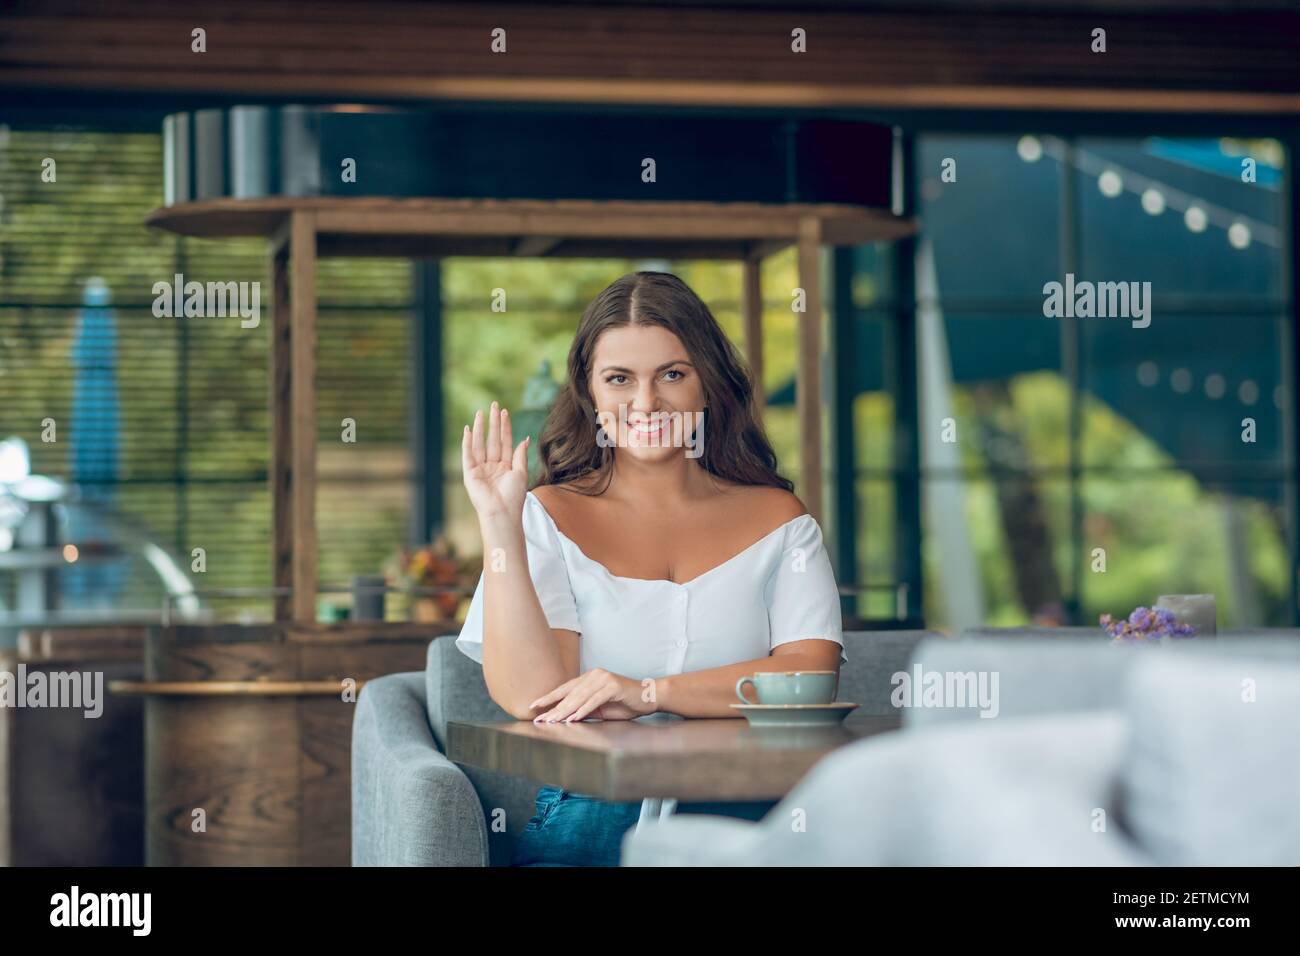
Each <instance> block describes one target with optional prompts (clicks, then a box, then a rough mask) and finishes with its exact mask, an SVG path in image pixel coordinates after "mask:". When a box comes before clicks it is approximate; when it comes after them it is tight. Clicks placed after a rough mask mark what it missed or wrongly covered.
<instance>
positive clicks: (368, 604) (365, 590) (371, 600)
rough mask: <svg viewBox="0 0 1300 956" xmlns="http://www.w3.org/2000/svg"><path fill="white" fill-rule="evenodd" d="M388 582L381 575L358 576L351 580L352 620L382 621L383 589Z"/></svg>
mask: <svg viewBox="0 0 1300 956" xmlns="http://www.w3.org/2000/svg"><path fill="white" fill-rule="evenodd" d="M387 586H388V580H387V579H386V578H385V577H384V576H383V575H382V574H358V575H356V576H354V577H353V578H352V620H354V621H382V620H383V619H384V588H385V587H387Z"/></svg>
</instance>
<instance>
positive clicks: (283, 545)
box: [266, 246, 293, 621]
mask: <svg viewBox="0 0 1300 956" xmlns="http://www.w3.org/2000/svg"><path fill="white" fill-rule="evenodd" d="M290 318H291V316H290V309H289V250H288V248H287V247H283V246H282V247H280V249H279V250H278V251H277V252H275V253H273V254H272V255H271V344H270V348H269V349H268V353H269V354H268V359H269V363H270V368H269V369H268V374H267V381H268V383H269V388H268V392H269V394H268V397H267V404H266V407H267V409H268V410H269V412H270V416H271V470H270V473H269V474H268V476H267V480H268V484H269V490H270V492H271V584H272V586H273V587H276V588H289V587H292V586H293V574H292V559H293V510H292V509H291V508H290V507H289V501H290V494H291V492H292V475H293V471H292V467H293V465H292V454H291V450H292V448H293V429H292V425H293V419H292V416H291V415H290V413H289V407H290V382H291V381H292V379H291V378H290V369H291V367H292V363H291V360H290V331H291V330H292V328H293V324H292V322H291V321H290ZM273 607H274V613H273V615H272V618H273V620H276V621H288V620H290V619H291V618H292V617H293V605H292V603H291V601H290V599H289V598H288V597H287V596H278V597H276V598H274V599H273Z"/></svg>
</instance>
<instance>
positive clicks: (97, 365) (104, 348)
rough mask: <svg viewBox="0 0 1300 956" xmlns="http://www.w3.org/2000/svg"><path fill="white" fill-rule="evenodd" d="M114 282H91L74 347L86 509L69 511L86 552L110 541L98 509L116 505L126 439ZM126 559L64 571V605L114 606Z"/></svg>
mask: <svg viewBox="0 0 1300 956" xmlns="http://www.w3.org/2000/svg"><path fill="white" fill-rule="evenodd" d="M109 299H110V293H109V289H108V285H107V284H106V283H105V282H104V280H103V279H100V278H98V277H93V278H90V279H88V280H87V281H86V285H85V290H84V291H83V294H82V300H81V301H82V308H81V310H80V311H79V312H78V313H77V332H76V338H75V340H74V342H73V346H72V367H73V369H74V375H75V378H74V379H73V386H72V422H71V427H70V429H69V432H70V435H71V443H72V459H71V468H72V470H71V475H70V476H69V478H70V483H71V484H72V485H73V486H74V488H75V490H76V500H77V502H79V503H80V504H82V505H84V506H85V507H80V508H70V509H68V523H67V532H66V535H67V537H66V540H67V541H69V542H71V543H72V544H75V545H77V546H78V548H79V549H81V550H82V551H83V552H84V551H85V550H86V548H85V546H86V545H87V544H93V543H95V542H102V543H105V544H108V543H110V542H109V541H108V540H107V535H106V533H105V527H104V525H103V524H102V523H101V522H100V520H99V519H98V518H97V516H96V512H106V511H108V510H109V509H111V508H112V505H113V499H114V497H115V495H116V483H117V480H118V445H119V442H120V438H121V423H120V420H119V409H118V394H117V321H116V319H115V318H114V315H113V310H112V309H110V308H109V307H108V303H109ZM123 565H124V562H123V561H122V560H121V559H118V560H111V561H92V560H87V561H84V562H78V563H76V564H73V565H71V566H69V567H65V568H64V569H63V596H64V606H65V607H69V608H89V607H110V606H112V604H113V601H114V599H115V598H116V597H117V596H118V594H119V593H120V592H121V589H122V580H123V575H124V573H125V567H124V566H123Z"/></svg>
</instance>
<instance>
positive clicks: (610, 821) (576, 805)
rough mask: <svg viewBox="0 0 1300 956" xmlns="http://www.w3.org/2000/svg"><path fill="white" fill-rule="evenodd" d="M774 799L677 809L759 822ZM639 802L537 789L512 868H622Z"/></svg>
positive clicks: (551, 788)
mask: <svg viewBox="0 0 1300 956" xmlns="http://www.w3.org/2000/svg"><path fill="white" fill-rule="evenodd" d="M774 806H776V801H769V800H760V801H757V802H753V803H679V804H678V805H677V810H676V812H677V813H711V814H713V815H715V816H724V817H739V818H740V819H743V820H761V819H762V818H763V816H764V814H766V813H767V811H768V810H770V809H772V807H774ZM640 816H641V801H640V800H634V801H632V802H630V803H610V802H609V801H606V800H600V799H598V798H596V797H589V796H586V795H585V794H581V793H574V792H573V791H572V790H563V789H561V788H560V787H552V786H549V785H548V786H545V787H542V789H541V790H539V791H537V812H536V813H534V814H533V817H532V819H531V820H529V821H528V824H527V825H526V826H525V827H524V830H523V833H521V834H520V836H519V842H518V843H517V844H516V845H515V852H514V855H513V857H512V858H511V860H510V865H511V866H618V861H619V853H620V849H621V845H622V842H623V834H625V833H627V831H628V830H630V829H631V828H632V827H634V826H636V822H637V820H638V819H639V818H640Z"/></svg>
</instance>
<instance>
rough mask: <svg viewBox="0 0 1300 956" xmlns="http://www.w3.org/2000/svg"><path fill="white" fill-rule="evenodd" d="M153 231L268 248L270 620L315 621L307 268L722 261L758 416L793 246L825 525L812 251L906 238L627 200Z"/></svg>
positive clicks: (843, 222) (173, 210)
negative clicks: (734, 264)
mask: <svg viewBox="0 0 1300 956" xmlns="http://www.w3.org/2000/svg"><path fill="white" fill-rule="evenodd" d="M148 221H149V223H150V224H151V225H153V226H156V227H158V228H162V229H167V230H169V231H171V232H174V233H177V234H179V235H187V236H201V237H205V238H214V237H223V236H264V237H267V238H268V239H269V240H270V244H271V277H272V286H273V295H272V303H273V316H272V323H271V349H270V373H271V374H270V396H269V397H270V413H271V471H270V491H271V514H272V558H271V565H272V583H273V585H274V586H275V587H276V588H277V589H280V588H282V589H287V590H289V591H290V593H289V594H286V595H280V596H277V597H276V598H275V603H274V606H275V620H276V621H293V622H296V623H300V624H313V623H315V620H316V569H317V562H316V547H317V539H316V259H317V257H320V258H327V257H337V256H355V255H370V256H374V255H381V256H398V257H409V258H423V259H427V258H440V257H445V256H463V255H470V256H512V255H513V256H523V255H528V256H548V257H555V258H585V257H599V258H642V257H645V256H649V255H654V256H656V257H664V258H670V259H722V260H730V261H737V260H738V261H740V262H741V263H742V276H743V290H742V312H743V318H744V348H745V353H746V357H747V358H748V361H749V364H750V367H751V368H752V370H753V372H754V376H755V385H756V392H757V394H756V396H755V400H756V404H757V408H758V411H759V413H760V414H761V413H762V410H763V406H764V404H765V403H764V397H763V392H762V380H763V300H762V282H761V270H762V262H763V260H764V259H765V258H766V257H767V256H769V255H771V254H773V253H775V252H778V251H780V250H781V249H785V248H788V247H789V246H790V245H792V244H793V245H795V246H797V248H798V258H799V284H800V286H801V287H802V288H803V290H804V294H805V308H806V311H805V312H804V313H803V314H802V315H801V316H800V317H799V329H798V380H797V383H796V395H795V404H796V413H797V415H798V421H799V452H800V459H801V461H800V471H801V474H802V481H801V482H800V486H801V487H800V488H799V492H800V495H801V497H802V498H803V501H804V504H805V505H806V506H807V507H808V511H809V513H810V514H812V516H813V517H814V518H816V519H817V520H818V521H819V522H820V521H822V518H823V515H822V500H823V493H822V485H823V478H824V476H823V475H822V458H823V456H822V407H821V393H822V376H821V350H822V334H821V322H822V292H821V269H820V261H821V247H822V246H823V245H831V246H844V245H856V244H859V243H863V242H874V241H878V240H890V239H897V238H901V237H902V236H905V235H910V234H911V233H912V232H913V231H914V230H915V228H916V225H915V223H914V222H912V221H911V220H909V219H904V218H902V217H898V216H895V215H893V214H892V213H890V212H887V211H885V210H883V209H874V208H865V207H858V206H840V205H832V204H812V205H809V204H784V205H767V204H762V203H707V202H664V203H658V202H647V201H641V200H638V201H635V202H632V201H626V200H601V201H595V200H500V199H381V198H351V199H344V198H327V197H302V198H295V197H272V198H265V199H213V200H202V201H197V202H191V203H182V204H179V205H176V206H169V207H166V208H163V209H159V210H156V211H155V212H154V213H153V214H151V215H150V217H149V220H148Z"/></svg>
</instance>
